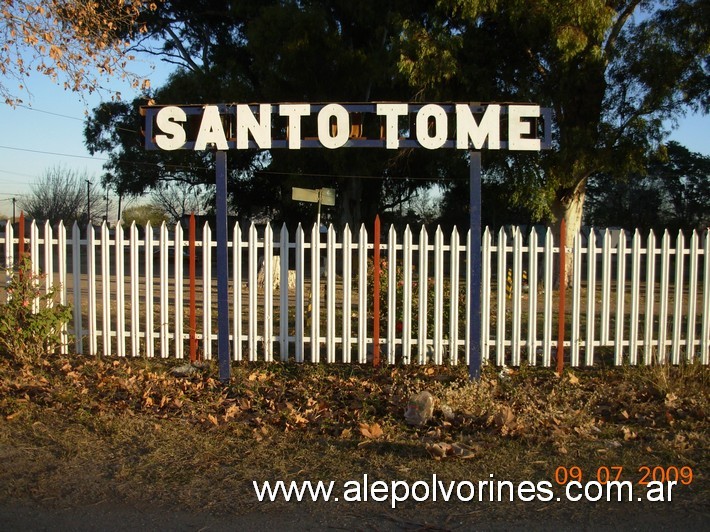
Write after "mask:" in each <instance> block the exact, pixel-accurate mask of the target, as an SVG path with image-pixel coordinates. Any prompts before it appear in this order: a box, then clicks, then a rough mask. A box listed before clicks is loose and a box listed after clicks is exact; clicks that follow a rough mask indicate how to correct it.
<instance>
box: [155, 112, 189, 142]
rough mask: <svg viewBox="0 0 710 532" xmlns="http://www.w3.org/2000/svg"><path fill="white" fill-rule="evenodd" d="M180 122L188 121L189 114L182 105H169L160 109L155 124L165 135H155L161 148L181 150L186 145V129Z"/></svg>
mask: <svg viewBox="0 0 710 532" xmlns="http://www.w3.org/2000/svg"><path fill="white" fill-rule="evenodd" d="M179 122H187V115H186V114H185V111H183V110H182V109H181V108H180V107H175V106H168V107H163V108H162V109H161V110H160V111H158V115H157V116H156V117H155V124H156V125H157V126H158V129H160V131H162V132H163V133H164V134H163V135H156V136H155V143H156V144H157V145H158V148H160V149H161V150H179V149H180V148H182V147H183V146H184V145H185V140H186V138H187V137H186V135H185V130H184V129H183V127H182V125H181V124H180V123H179Z"/></svg>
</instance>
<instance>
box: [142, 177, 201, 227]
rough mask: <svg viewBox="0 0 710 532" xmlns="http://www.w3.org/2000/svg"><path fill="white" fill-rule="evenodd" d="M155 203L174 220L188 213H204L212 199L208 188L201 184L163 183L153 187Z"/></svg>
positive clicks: (152, 195) (176, 220)
mask: <svg viewBox="0 0 710 532" xmlns="http://www.w3.org/2000/svg"><path fill="white" fill-rule="evenodd" d="M151 198H152V200H153V204H154V205H155V206H156V207H159V208H160V209H162V211H163V212H164V213H165V215H167V216H168V218H169V219H170V220H171V221H172V222H173V223H175V222H178V221H180V220H181V219H182V218H184V217H185V216H186V215H188V214H192V213H195V214H202V213H203V212H204V211H205V208H206V206H207V205H208V203H209V202H210V200H211V197H210V195H209V194H208V192H207V188H206V187H204V186H200V185H182V184H175V183H172V184H171V183H163V184H161V185H159V186H157V187H155V188H154V189H153V192H152V194H151Z"/></svg>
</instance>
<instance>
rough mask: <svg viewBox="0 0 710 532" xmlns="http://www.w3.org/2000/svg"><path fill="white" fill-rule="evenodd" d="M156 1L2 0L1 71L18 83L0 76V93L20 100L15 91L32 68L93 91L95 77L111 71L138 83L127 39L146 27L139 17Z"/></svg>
mask: <svg viewBox="0 0 710 532" xmlns="http://www.w3.org/2000/svg"><path fill="white" fill-rule="evenodd" d="M159 2H160V0H156V1H155V2H152V1H142V0H132V1H131V2H124V1H120V2H113V1H98V2H86V1H81V0H50V1H46V0H21V1H17V0H2V2H1V3H0V35H2V42H3V45H2V48H1V49H0V74H1V75H2V77H3V78H4V80H14V81H15V82H16V83H17V87H10V86H8V85H6V81H0V96H2V97H3V98H4V100H5V102H6V103H7V104H9V105H16V104H18V103H21V102H22V100H21V99H20V98H19V97H18V96H17V92H18V91H19V92H26V91H27V89H26V87H25V79H26V78H27V77H28V76H29V75H30V73H31V72H35V71H36V72H40V73H41V74H44V75H46V76H48V77H50V78H51V79H52V80H54V81H57V82H59V80H62V81H63V86H64V88H65V89H68V90H72V91H76V92H84V91H88V92H92V91H93V90H95V89H97V88H98V87H99V86H100V80H99V78H100V77H103V76H113V75H116V74H118V75H121V76H123V77H125V78H128V79H130V80H131V81H132V84H133V85H134V86H135V87H137V86H138V85H139V84H140V80H139V78H138V77H137V76H135V75H133V74H131V73H130V72H129V71H128V70H127V61H129V60H131V59H132V58H133V57H132V56H131V55H129V54H127V51H128V48H129V46H130V39H131V38H133V37H135V36H136V35H138V34H140V33H142V32H144V31H145V25H144V24H143V23H141V22H140V20H139V19H140V17H141V15H142V14H143V13H144V12H145V11H146V10H147V11H151V10H156V9H157V6H158V3H159ZM144 86H147V82H145V81H144Z"/></svg>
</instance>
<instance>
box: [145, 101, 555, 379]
mask: <svg viewBox="0 0 710 532" xmlns="http://www.w3.org/2000/svg"><path fill="white" fill-rule="evenodd" d="M141 114H142V115H143V116H145V124H144V125H145V128H144V130H143V134H144V137H145V147H146V149H149V150H157V149H160V150H166V151H172V150H193V151H204V150H208V149H212V148H213V147H214V148H216V149H217V152H216V178H217V303H218V307H217V309H218V327H219V336H218V353H219V370H220V379H221V380H222V381H223V382H226V381H229V378H230V355H229V316H228V313H229V299H228V298H229V271H228V268H229V264H228V254H227V245H228V243H227V150H232V149H236V150H248V149H261V150H272V149H289V150H300V149H301V148H327V149H335V148H384V149H388V150H401V149H410V148H425V149H428V150H435V149H439V148H453V149H457V150H467V151H468V152H469V172H470V176H469V180H470V198H469V207H470V231H469V234H470V239H471V242H470V250H469V251H470V256H471V258H470V261H469V262H470V264H469V274H470V276H471V286H470V287H469V290H470V292H469V296H470V299H469V308H468V311H469V313H470V319H469V329H468V334H469V342H470V343H469V353H468V363H469V373H470V377H471V379H478V378H480V375H481V362H482V331H481V321H482V320H481V281H482V280H481V274H482V259H481V152H480V150H481V149H489V150H501V149H507V150H510V151H539V150H541V149H550V148H552V109H549V108H542V107H540V106H539V105H537V104H530V103H520V104H516V103H506V104H498V103H471V102H468V103H443V104H436V103H420V102H419V103H404V102H399V103H394V102H367V103H349V104H339V103H277V104H246V103H242V104H240V103H232V104H213V105H204V104H199V105H187V106H177V105H167V106H153V105H147V106H143V107H141ZM363 116H368V120H370V119H373V120H374V121H375V122H373V123H374V124H375V125H376V124H377V122H379V124H380V128H379V131H380V134H379V136H377V135H374V136H362V135H361V133H362V132H363V130H362V127H361V126H362V123H363V122H362V120H363ZM407 120H408V124H409V125H408V127H406V126H405V127H403V126H404V122H405V121H407ZM450 121H451V122H450ZM453 123H455V127H453V128H452V127H450V124H453ZM432 125H433V126H434V127H433V128H432V127H431V126H432ZM302 126H304V127H308V128H309V129H315V130H316V131H317V134H318V136H317V138H314V137H304V135H303V134H302V131H303V130H304V127H302ZM375 129H376V128H372V130H373V131H374V130H375ZM403 129H404V130H408V131H409V133H408V134H406V135H404V136H403V135H402V131H403ZM353 132H356V133H353ZM453 132H455V134H454V135H450V133H453ZM351 133H352V134H351ZM450 137H451V138H450ZM502 138H503V139H506V140H504V141H501V139H502ZM293 199H294V200H295V201H308V202H312V203H316V202H317V203H318V220H317V222H318V230H320V210H321V205H335V191H334V190H333V189H326V188H324V189H316V190H309V189H298V188H294V189H293ZM239 289H240V288H239V280H238V279H236V280H235V290H239ZM486 355H487V354H486Z"/></svg>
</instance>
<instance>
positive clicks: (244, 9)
mask: <svg viewBox="0 0 710 532" xmlns="http://www.w3.org/2000/svg"><path fill="white" fill-rule="evenodd" d="M429 4H430V2H428V1H415V2H411V1H404V0H401V1H394V2H378V1H376V0H362V1H360V2H339V1H332V0H331V1H327V0H315V1H311V2H300V1H297V0H287V1H278V2H277V1H275V0H271V1H265V2H264V1H260V2H256V1H253V0H246V1H243V2H236V3H234V2H230V1H218V2H209V3H208V2H204V1H200V2H194V1H187V0H176V1H171V2H165V3H164V4H162V5H161V6H159V8H158V9H157V10H156V11H155V12H154V13H151V14H149V16H148V17H146V19H145V21H146V29H147V32H146V40H145V41H144V43H143V42H142V43H138V44H137V45H136V47H135V48H136V49H137V50H142V51H145V52H147V53H152V54H155V55H156V56H159V57H161V58H163V59H165V60H167V61H169V62H172V63H173V64H175V65H176V66H177V70H176V72H175V73H174V74H173V76H172V77H171V78H170V79H169V81H168V83H167V84H166V85H165V86H163V87H160V88H157V89H155V90H152V91H151V92H150V94H149V95H146V97H144V98H139V99H137V100H136V101H135V102H133V104H132V105H126V104H120V103H119V104H117V103H111V104H107V105H104V106H102V107H100V108H97V109H95V110H94V113H93V114H92V116H91V117H90V118H89V119H88V120H87V124H86V129H85V138H86V142H87V147H88V149H89V151H91V152H92V153H95V152H103V153H107V154H108V158H109V161H108V163H107V164H106V165H105V168H106V174H105V179H106V180H108V181H110V182H112V183H114V184H115V186H116V189H117V191H121V190H123V191H125V192H126V193H129V192H130V193H133V194H140V193H143V192H144V191H146V190H149V189H151V188H157V187H159V186H161V183H162V182H169V181H176V182H181V183H185V184H190V185H194V184H209V183H213V182H214V171H213V170H212V160H211V159H212V157H211V155H210V154H207V155H205V154H200V153H197V154H196V153H186V152H173V153H165V152H161V153H156V152H153V153H146V152H145V150H144V149H143V147H142V145H141V143H140V141H139V139H138V138H137V135H136V134H135V132H136V131H138V130H140V128H141V118H140V116H139V114H138V109H137V108H138V106H139V105H141V104H145V103H146V102H147V101H150V100H152V101H155V102H156V103H159V104H164V103H170V104H187V103H190V104H195V103H203V102H207V103H219V102H234V101H240V102H251V101H264V102H279V101H310V102H323V101H340V102H352V101H369V100H396V99H404V100H408V99H409V96H411V89H409V88H408V87H407V86H406V84H405V83H404V78H403V77H402V75H401V74H400V73H399V72H398V69H397V61H398V59H399V57H400V53H399V50H398V48H397V39H396V36H397V35H398V34H399V33H400V32H401V31H402V21H403V20H406V19H408V18H412V17H417V18H419V17H422V16H424V11H425V10H426V8H427V7H428V6H429ZM155 42H160V43H162V45H161V46H160V47H158V48H155V47H151V46H149V43H155ZM131 132H133V133H131ZM427 155H429V154H423V153H421V150H420V151H419V153H402V154H397V155H396V156H393V154H392V153H391V152H389V153H388V152H385V151H382V150H365V151H360V150H338V151H336V152H331V151H330V150H299V153H295V150H294V151H289V150H273V151H271V152H255V151H251V152H246V151H239V152H230V155H229V168H230V175H229V189H230V192H231V199H232V206H233V208H234V210H236V211H237V212H239V213H240V214H247V215H249V216H257V215H262V214H271V215H275V216H279V217H281V218H282V219H284V220H289V219H291V220H293V219H297V217H301V216H302V208H301V207H299V206H297V205H295V204H293V203H291V202H290V201H289V200H288V198H290V193H291V188H292V187H293V186H299V187H309V188H319V187H332V188H336V189H337V201H338V205H337V207H336V209H335V212H336V213H337V216H338V220H337V222H339V224H340V225H343V224H344V223H350V224H357V223H360V222H361V221H363V220H367V221H372V220H373V219H374V216H375V214H376V213H378V212H381V211H382V210H385V209H388V208H394V207H396V206H397V205H398V204H400V203H401V202H403V201H406V200H407V199H408V198H410V197H411V196H412V194H413V193H414V191H415V190H416V189H417V188H419V187H420V186H426V185H427V184H428V183H427V182H426V179H427V178H429V179H430V180H434V179H436V178H437V177H439V176H438V174H436V173H435V172H436V165H434V164H432V163H431V162H430V160H431V159H430V158H427ZM363 177H364V178H367V179H366V180H365V179H363ZM411 178H414V179H411Z"/></svg>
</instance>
